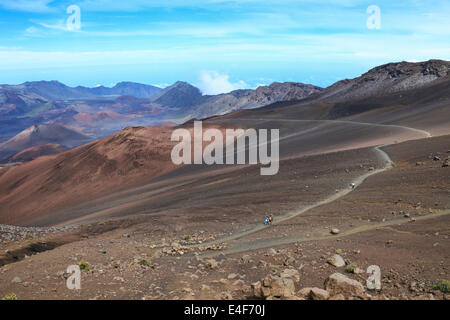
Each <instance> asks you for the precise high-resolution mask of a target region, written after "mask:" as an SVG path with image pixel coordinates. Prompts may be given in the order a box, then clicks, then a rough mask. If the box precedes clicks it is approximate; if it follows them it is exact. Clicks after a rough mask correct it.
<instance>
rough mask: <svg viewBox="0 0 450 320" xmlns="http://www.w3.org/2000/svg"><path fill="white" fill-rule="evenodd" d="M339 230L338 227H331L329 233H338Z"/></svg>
mask: <svg viewBox="0 0 450 320" xmlns="http://www.w3.org/2000/svg"><path fill="white" fill-rule="evenodd" d="M340 232H341V231H340V230H339V229H338V228H332V229H331V230H330V233H331V234H339V233H340Z"/></svg>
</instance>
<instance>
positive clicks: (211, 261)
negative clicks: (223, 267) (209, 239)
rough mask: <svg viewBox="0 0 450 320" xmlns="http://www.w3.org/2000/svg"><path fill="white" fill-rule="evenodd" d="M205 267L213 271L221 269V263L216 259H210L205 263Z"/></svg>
mask: <svg viewBox="0 0 450 320" xmlns="http://www.w3.org/2000/svg"><path fill="white" fill-rule="evenodd" d="M205 266H206V267H207V268H208V269H211V270H217V269H219V263H218V262H217V261H216V260H214V259H208V260H206V261H205Z"/></svg>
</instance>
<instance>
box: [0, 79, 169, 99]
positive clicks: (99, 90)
mask: <svg viewBox="0 0 450 320" xmlns="http://www.w3.org/2000/svg"><path fill="white" fill-rule="evenodd" d="M1 89H4V90H8V91H13V92H18V93H25V94H26V93H34V94H37V95H39V96H41V97H43V98H45V99H49V100H54V101H59V100H74V99H94V98H102V97H107V96H116V97H118V96H123V95H130V96H134V97H137V98H150V97H151V96H153V95H155V94H156V93H158V92H159V91H161V90H162V89H161V88H158V87H155V86H151V85H146V84H140V83H135V82H120V83H118V84H116V85H115V86H114V87H112V88H109V87H104V86H97V87H93V88H88V87H83V86H78V87H69V86H66V85H65V84H63V83H61V82H59V81H55V80H52V81H32V82H25V83H22V84H19V85H0V90H1Z"/></svg>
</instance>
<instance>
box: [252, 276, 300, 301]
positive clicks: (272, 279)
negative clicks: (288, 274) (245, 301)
mask: <svg viewBox="0 0 450 320" xmlns="http://www.w3.org/2000/svg"><path fill="white" fill-rule="evenodd" d="M251 288H252V291H253V295H254V296H255V297H257V298H265V299H268V300H270V299H272V298H280V299H289V298H293V297H294V296H295V285H294V281H292V279H288V278H282V277H279V276H274V275H269V276H267V277H266V278H264V279H263V280H262V281H258V282H255V283H252V285H251Z"/></svg>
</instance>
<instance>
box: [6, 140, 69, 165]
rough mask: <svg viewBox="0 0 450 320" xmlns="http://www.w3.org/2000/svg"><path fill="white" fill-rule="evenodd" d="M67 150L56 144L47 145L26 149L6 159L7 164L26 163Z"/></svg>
mask: <svg viewBox="0 0 450 320" xmlns="http://www.w3.org/2000/svg"><path fill="white" fill-rule="evenodd" d="M67 150H68V148H66V147H64V146H62V145H60V144H57V143H48V144H43V145H40V146H36V147H31V148H27V149H25V150H22V151H20V152H19V153H16V154H15V155H13V156H11V157H10V158H8V162H28V161H31V160H34V159H36V158H39V157H42V156H48V155H52V154H57V153H61V152H64V151H67Z"/></svg>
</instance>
